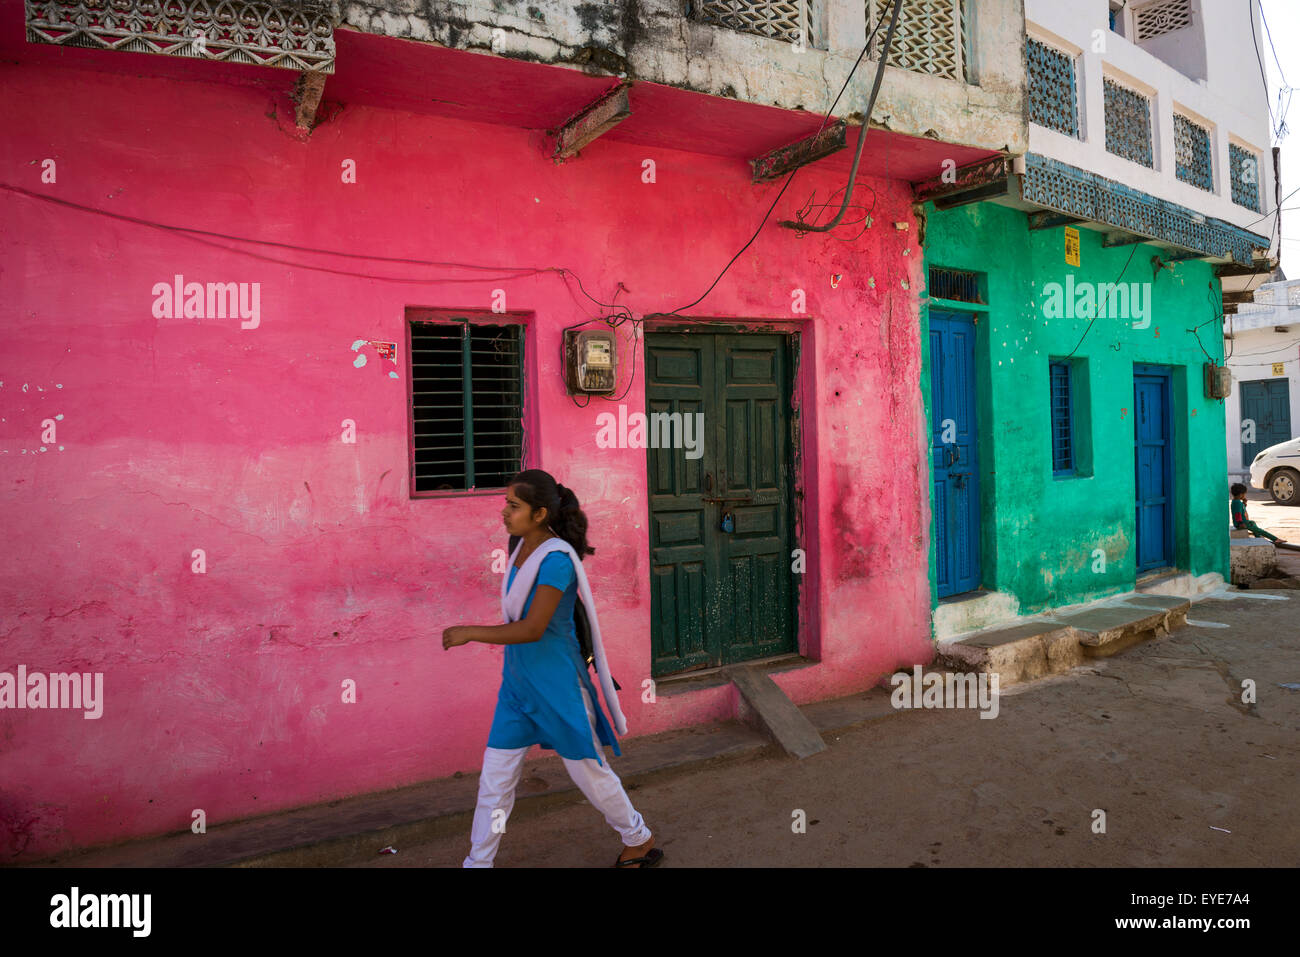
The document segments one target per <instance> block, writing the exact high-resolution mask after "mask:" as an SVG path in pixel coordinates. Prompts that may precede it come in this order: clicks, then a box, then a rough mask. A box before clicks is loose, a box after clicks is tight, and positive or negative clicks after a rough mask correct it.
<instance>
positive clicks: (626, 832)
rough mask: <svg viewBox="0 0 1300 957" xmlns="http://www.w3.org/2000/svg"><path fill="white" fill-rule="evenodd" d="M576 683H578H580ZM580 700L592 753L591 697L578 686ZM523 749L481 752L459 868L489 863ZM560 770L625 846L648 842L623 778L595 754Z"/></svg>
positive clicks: (509, 805) (568, 762)
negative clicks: (466, 850) (474, 803)
mask: <svg viewBox="0 0 1300 957" xmlns="http://www.w3.org/2000/svg"><path fill="white" fill-rule="evenodd" d="M580 687H581V686H580ZM581 690H582V703H583V704H584V705H586V708H587V720H588V722H589V723H591V725H592V730H591V740H592V743H594V744H595V746H596V751H597V752H598V753H600V754H604V752H603V751H602V750H601V745H600V738H599V736H598V735H597V734H596V729H595V721H596V713H595V711H593V710H592V705H591V696H590V695H589V694H587V689H586V688H582V689H581ZM528 750H529V749H528V748H487V749H486V750H485V751H484V752H483V773H482V774H481V775H479V779H478V806H477V807H476V808H475V809H474V823H473V825H472V826H471V828H470V851H469V856H468V857H466V858H465V861H464V863H463V865H462V866H463V867H491V866H492V861H493V859H494V858H495V857H496V856H497V847H498V846H499V845H500V843H501V835H502V834H503V833H504V832H505V827H506V820H507V819H508V818H509V817H510V812H511V811H512V810H513V809H514V806H515V788H516V787H517V786H518V785H519V778H520V776H521V775H522V774H523V770H524V755H525V754H527V753H528ZM562 760H563V761H564V768H565V770H567V771H568V772H569V777H571V778H573V783H574V784H576V785H577V786H578V789H579V790H581V791H582V793H583V794H585V795H586V797H587V800H588V801H590V802H591V803H592V804H593V805H594V806H595V808H596V810H598V811H600V812H601V813H602V814H604V815H605V821H606V823H608V824H609V826H610V827H612V828H613V829H614V830H616V831H618V834H619V837H621V838H622V839H623V843H624V844H625V845H626V846H628V847H636V846H637V845H640V844H644V843H645V842H646V841H648V840H650V829H649V828H648V827H646V825H645V821H643V820H642V819H641V815H640V814H638V813H637V810H636V808H634V807H633V806H632V802H631V801H629V800H628V797H627V792H626V791H624V790H623V782H622V781H620V780H619V779H618V775H617V774H615V773H614V770H613V768H611V767H610V766H609V761H608V759H606V761H605V763H604V764H600V763H598V762H597V761H596V759H595V758H583V759H582V760H580V761H575V760H572V759H570V758H562Z"/></svg>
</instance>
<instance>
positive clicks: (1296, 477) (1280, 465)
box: [1250, 438, 1300, 505]
mask: <svg viewBox="0 0 1300 957" xmlns="http://www.w3.org/2000/svg"><path fill="white" fill-rule="evenodd" d="M1250 484H1251V485H1253V486H1255V488H1259V489H1263V490H1264V491H1266V492H1268V494H1269V495H1271V496H1273V501H1275V502H1277V504H1279V505H1300V438H1296V439H1290V440H1288V441H1286V442H1279V443H1278V444H1277V445H1272V446H1269V447H1268V448H1266V449H1265V450H1264V451H1263V452H1260V453H1259V455H1257V456H1255V461H1253V462H1251V463H1250Z"/></svg>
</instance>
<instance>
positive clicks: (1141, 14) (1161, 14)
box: [1133, 0, 1192, 43]
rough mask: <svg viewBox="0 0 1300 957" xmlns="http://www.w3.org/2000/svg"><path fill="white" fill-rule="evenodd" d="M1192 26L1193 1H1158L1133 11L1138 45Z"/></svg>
mask: <svg viewBox="0 0 1300 957" xmlns="http://www.w3.org/2000/svg"><path fill="white" fill-rule="evenodd" d="M1191 25H1192V3H1191V0H1156V2H1154V3H1146V4H1143V5H1142V6H1140V7H1136V8H1134V10H1133V26H1134V29H1135V32H1136V33H1137V42H1138V43H1141V42H1142V41H1143V40H1150V39H1151V38H1152V37H1159V36H1164V35H1165V34H1166V33H1172V32H1173V31H1175V30H1181V29H1182V28H1183V27H1190V26H1191Z"/></svg>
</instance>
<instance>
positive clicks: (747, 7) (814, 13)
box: [687, 0, 823, 48]
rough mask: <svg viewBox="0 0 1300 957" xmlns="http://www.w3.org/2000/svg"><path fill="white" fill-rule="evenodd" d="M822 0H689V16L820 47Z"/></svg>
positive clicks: (776, 38)
mask: <svg viewBox="0 0 1300 957" xmlns="http://www.w3.org/2000/svg"><path fill="white" fill-rule="evenodd" d="M822 3H823V0H689V3H688V5H687V11H688V15H689V16H690V17H691V18H692V19H694V20H698V21H700V22H701V23H712V24H715V25H716V26H720V27H727V28H729V29H731V30H735V31H737V32H739V33H754V34H757V35H758V36H760V37H770V38H771V39H773V40H783V41H785V42H786V43H794V44H798V43H799V41H800V38H801V37H802V38H803V43H804V45H805V46H809V47H815V48H820V47H821V46H823V44H822V43H821V42H820V38H819V37H818V35H817V34H818V26H817V25H818V21H819V18H820V16H821V10H820V7H821V4H822Z"/></svg>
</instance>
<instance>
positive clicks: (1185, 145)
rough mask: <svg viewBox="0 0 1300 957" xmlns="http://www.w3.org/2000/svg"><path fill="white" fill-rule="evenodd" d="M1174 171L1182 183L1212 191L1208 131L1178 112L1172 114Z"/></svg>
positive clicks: (1212, 176) (1212, 178) (1212, 181)
mask: <svg viewBox="0 0 1300 957" xmlns="http://www.w3.org/2000/svg"><path fill="white" fill-rule="evenodd" d="M1174 172H1175V174H1176V175H1177V176H1178V178H1179V179H1181V180H1182V181H1183V182H1184V183H1191V184H1192V185H1193V186H1196V187H1198V188H1200V189H1203V190H1205V191H1206V192H1213V191H1214V173H1213V171H1212V168H1211V165H1210V131H1209V130H1207V129H1206V128H1205V127H1203V126H1201V125H1200V124H1199V123H1193V122H1192V121H1191V120H1189V119H1188V118H1187V117H1185V116H1183V115H1182V114H1179V113H1175V114H1174Z"/></svg>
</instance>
